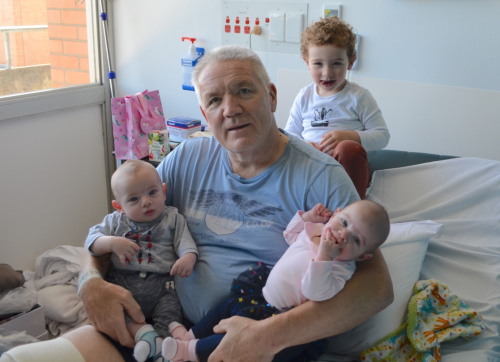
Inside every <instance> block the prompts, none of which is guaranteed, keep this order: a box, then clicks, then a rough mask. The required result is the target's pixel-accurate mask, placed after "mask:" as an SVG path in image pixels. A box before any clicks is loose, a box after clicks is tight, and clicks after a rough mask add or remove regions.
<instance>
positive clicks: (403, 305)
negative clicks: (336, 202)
mask: <svg viewBox="0 0 500 362" xmlns="http://www.w3.org/2000/svg"><path fill="white" fill-rule="evenodd" d="M441 226H442V225H441V224H437V223H435V222H433V221H430V220H427V221H415V222H405V223H398V224H391V230H390V233H389V236H388V238H387V240H386V242H385V243H384V244H383V245H382V246H381V248H380V249H381V251H382V254H383V255H384V259H385V261H386V263H387V266H388V267H389V272H390V274H391V279H392V284H393V288H394V302H393V303H392V304H391V305H390V306H388V307H387V308H386V309H384V310H383V311H381V312H380V313H378V314H376V315H375V316H373V317H372V318H370V319H369V320H367V321H366V322H364V323H363V324H361V325H359V326H358V327H356V328H354V329H352V330H350V331H348V332H345V333H342V334H339V335H337V336H334V337H331V338H329V340H328V346H327V350H326V355H346V356H349V358H351V359H357V360H358V359H359V356H360V354H361V352H363V351H365V350H367V349H368V348H370V347H372V346H373V344H375V343H377V342H378V341H379V340H380V339H382V338H384V337H385V336H387V335H388V334H390V333H392V332H394V331H396V329H397V328H398V327H400V326H401V325H402V324H403V322H404V319H405V316H406V311H407V309H408V303H409V301H410V298H411V296H412V294H413V285H414V284H415V282H416V281H417V280H418V277H419V274H420V269H422V264H423V262H424V257H425V253H426V252H427V246H428V244H429V239H430V238H431V236H433V235H435V234H437V233H438V232H439V230H440V229H441ZM323 357H324V358H323ZM319 360H320V361H332V360H335V359H331V358H329V356H322V357H321V358H320V359H319Z"/></svg>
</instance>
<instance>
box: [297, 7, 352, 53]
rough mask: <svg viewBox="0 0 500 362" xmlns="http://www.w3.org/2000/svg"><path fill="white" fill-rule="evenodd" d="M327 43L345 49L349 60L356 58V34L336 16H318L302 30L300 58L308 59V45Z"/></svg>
mask: <svg viewBox="0 0 500 362" xmlns="http://www.w3.org/2000/svg"><path fill="white" fill-rule="evenodd" d="M328 44H332V45H334V46H336V47H337V48H342V49H346V50H347V58H348V59H349V62H354V61H355V60H356V56H357V55H356V48H355V47H356V35H355V34H354V32H353V31H352V26H350V25H349V24H347V23H346V22H344V21H342V20H340V18H339V17H338V16H333V17H331V18H320V20H318V21H316V22H314V23H313V24H312V25H310V26H308V27H307V28H306V30H304V32H303V33H302V35H301V37H300V53H301V55H302V58H304V59H306V60H307V59H308V54H309V53H308V51H309V47H310V46H314V45H316V46H321V45H328Z"/></svg>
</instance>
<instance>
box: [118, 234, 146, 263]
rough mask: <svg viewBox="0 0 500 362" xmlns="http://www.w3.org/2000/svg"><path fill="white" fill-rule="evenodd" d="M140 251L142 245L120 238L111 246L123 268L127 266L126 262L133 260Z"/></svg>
mask: <svg viewBox="0 0 500 362" xmlns="http://www.w3.org/2000/svg"><path fill="white" fill-rule="evenodd" d="M140 249H141V246H140V245H138V244H136V243H134V242H133V241H130V240H129V239H126V238H122V237H120V236H117V237H115V238H114V239H113V242H112V244H111V251H112V252H113V253H115V254H116V255H118V257H119V258H120V261H121V263H122V265H123V266H126V265H127V264H126V263H125V261H126V260H127V259H128V260H130V259H132V258H133V257H134V255H135V253H137V252H138V251H139V250H140Z"/></svg>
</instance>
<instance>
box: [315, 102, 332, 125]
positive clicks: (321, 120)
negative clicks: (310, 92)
mask: <svg viewBox="0 0 500 362" xmlns="http://www.w3.org/2000/svg"><path fill="white" fill-rule="evenodd" d="M331 113H333V109H329V110H328V111H327V110H326V108H325V107H323V108H322V109H321V111H320V110H318V109H316V110H315V111H314V121H311V126H312V127H326V126H328V116H329V115H330V114H331Z"/></svg>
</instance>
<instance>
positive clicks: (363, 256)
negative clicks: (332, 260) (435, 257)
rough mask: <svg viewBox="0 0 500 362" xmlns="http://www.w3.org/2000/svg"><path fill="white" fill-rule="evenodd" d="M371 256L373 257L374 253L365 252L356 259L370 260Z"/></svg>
mask: <svg viewBox="0 0 500 362" xmlns="http://www.w3.org/2000/svg"><path fill="white" fill-rule="evenodd" d="M371 258H373V254H363V255H361V256H360V257H359V258H357V259H356V261H363V260H370V259H371Z"/></svg>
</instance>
